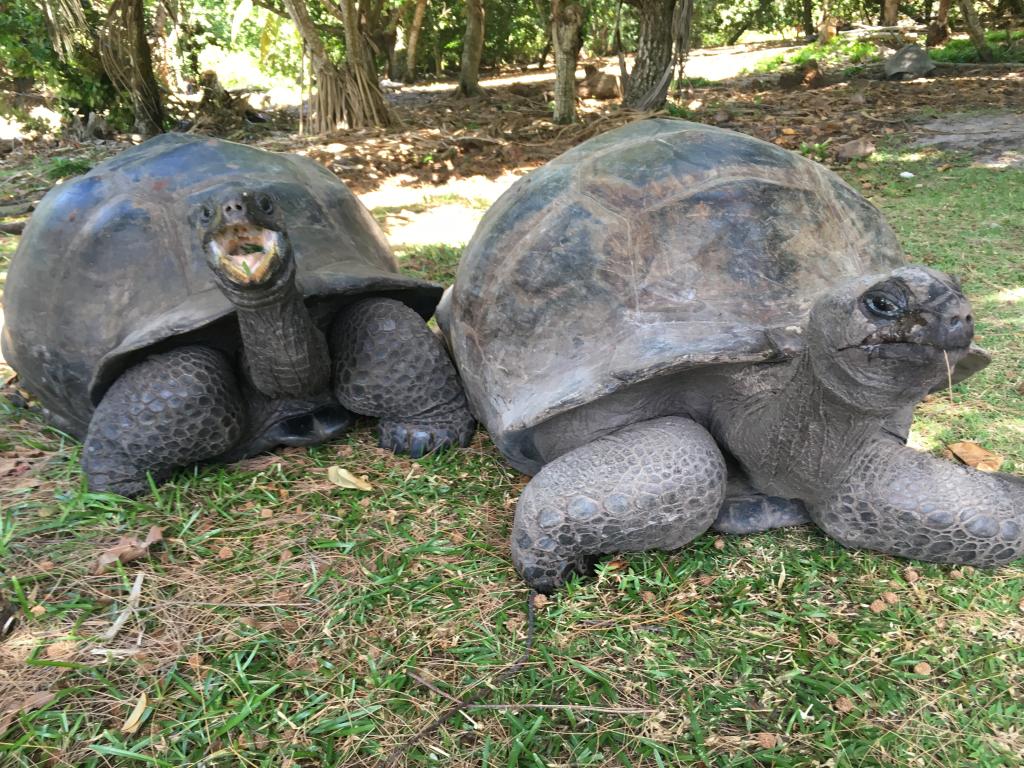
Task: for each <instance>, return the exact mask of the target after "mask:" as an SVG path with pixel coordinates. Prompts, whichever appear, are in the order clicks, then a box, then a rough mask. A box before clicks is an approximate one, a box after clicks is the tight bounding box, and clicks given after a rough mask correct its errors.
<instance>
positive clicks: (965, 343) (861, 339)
mask: <svg viewBox="0 0 1024 768" xmlns="http://www.w3.org/2000/svg"><path fill="white" fill-rule="evenodd" d="M973 337H974V319H973V318H972V316H971V305H970V302H968V301H967V299H966V298H965V297H964V294H963V291H962V290H961V288H960V283H959V282H958V281H957V280H956V278H953V277H950V276H949V275H946V274H944V273H942V272H938V271H936V270H933V269H929V268H928V267H921V266H909V267H901V268H899V269H896V270H894V271H893V272H890V273H889V274H887V275H873V276H869V277H864V278H858V279H856V280H853V281H851V282H848V283H845V284H843V285H841V286H839V287H838V288H836V289H835V290H833V291H831V292H829V293H828V294H826V295H825V296H823V297H822V298H821V299H819V300H818V301H817V303H815V305H814V307H813V308H812V309H811V315H810V320H809V322H808V326H807V345H808V350H809V352H810V359H811V365H812V367H813V370H814V374H815V376H816V378H817V379H818V381H819V382H820V383H821V384H823V385H824V386H825V387H826V389H828V390H829V391H830V392H831V393H832V394H834V395H836V396H838V397H839V398H840V399H841V400H842V401H844V402H846V403H848V404H849V405H851V406H854V407H856V408H858V409H860V410H863V411H866V412H874V413H884V412H889V411H892V410H895V409H896V408H899V407H901V406H905V405H909V404H912V403H916V402H918V401H919V400H920V399H921V398H922V397H924V395H925V394H926V393H927V392H928V391H929V390H930V389H932V388H933V387H934V386H935V385H937V384H939V383H940V382H943V381H946V380H947V377H949V376H950V375H951V373H952V370H953V368H954V367H955V366H956V364H957V362H959V361H960V360H961V359H962V358H963V357H964V356H965V355H966V354H967V352H968V350H969V348H970V344H971V339H972V338H973Z"/></svg>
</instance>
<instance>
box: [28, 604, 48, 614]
mask: <svg viewBox="0 0 1024 768" xmlns="http://www.w3.org/2000/svg"><path fill="white" fill-rule="evenodd" d="M28 612H29V613H31V614H32V615H33V616H42V615H43V614H44V613H46V606H45V605H42V604H40V605H33V606H32V607H31V608H29V609H28Z"/></svg>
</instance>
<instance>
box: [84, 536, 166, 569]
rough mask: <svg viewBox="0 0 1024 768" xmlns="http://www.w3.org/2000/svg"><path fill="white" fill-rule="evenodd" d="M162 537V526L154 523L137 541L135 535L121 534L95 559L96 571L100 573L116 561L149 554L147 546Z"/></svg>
mask: <svg viewBox="0 0 1024 768" xmlns="http://www.w3.org/2000/svg"><path fill="white" fill-rule="evenodd" d="M163 538H164V532H163V528H160V527H158V526H156V525H154V526H153V527H151V528H150V529H149V533H147V534H146V538H145V539H143V540H142V541H139V539H138V537H136V536H130V535H129V536H122V537H121V539H120V541H118V542H117V544H115V545H114V546H112V547H111V548H110V549H108V550H106V551H105V552H103V553H102V554H101V555H100V556H99V558H98V559H97V560H96V573H97V574H101V573H103V572H105V571H106V570H107V568H109V567H110V566H111V565H113V564H114V563H117V562H121V563H130V562H131V561H132V560H138V559H139V558H140V557H145V556H146V555H148V554H149V548H150V547H151V546H153V545H154V544H156V543H157V542H159V541H162V540H163Z"/></svg>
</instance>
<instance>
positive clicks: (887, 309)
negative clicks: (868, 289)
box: [864, 293, 903, 318]
mask: <svg viewBox="0 0 1024 768" xmlns="http://www.w3.org/2000/svg"><path fill="white" fill-rule="evenodd" d="M864 307H865V308H866V309H867V311H868V312H870V313H871V314H872V315H875V316H876V317H884V318H893V317H899V315H900V314H902V312H903V308H902V307H901V306H900V305H899V304H898V303H897V302H896V301H895V300H894V299H892V298H891V297H889V296H886V295H885V294H884V293H869V294H867V295H866V296H865V297H864Z"/></svg>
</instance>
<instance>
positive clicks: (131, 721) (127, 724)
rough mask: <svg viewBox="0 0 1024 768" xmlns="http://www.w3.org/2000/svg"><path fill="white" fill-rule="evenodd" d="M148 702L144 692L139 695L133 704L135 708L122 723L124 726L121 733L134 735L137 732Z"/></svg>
mask: <svg viewBox="0 0 1024 768" xmlns="http://www.w3.org/2000/svg"><path fill="white" fill-rule="evenodd" d="M148 701H149V699H148V697H147V696H146V692H145V691H143V692H142V693H140V694H139V700H138V701H137V702H135V708H134V709H133V710H132V713H131V714H130V715H128V719H127V720H125V721H124V725H122V726H121V733H135V732H136V731H137V730H139V726H140V725H142V716H143V715H144V714H146V703H147V702H148Z"/></svg>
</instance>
